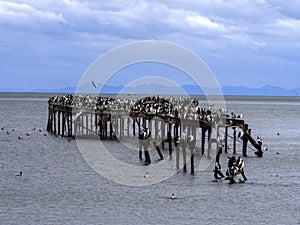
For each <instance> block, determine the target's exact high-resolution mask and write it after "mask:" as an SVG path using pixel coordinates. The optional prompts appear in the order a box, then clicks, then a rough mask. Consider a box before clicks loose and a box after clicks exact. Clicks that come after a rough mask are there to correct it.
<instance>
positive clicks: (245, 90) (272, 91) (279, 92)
mask: <svg viewBox="0 0 300 225" xmlns="http://www.w3.org/2000/svg"><path fill="white" fill-rule="evenodd" d="M92 88H93V87H91V86H89V85H86V87H84V88H83V89H84V90H86V92H90V90H93V89H92ZM123 89H124V87H123V86H113V85H104V86H103V88H102V91H101V93H103V94H116V93H123V94H155V93H159V94H170V93H173V94H181V93H184V92H186V93H187V94H190V95H203V94H204V93H203V91H202V90H201V89H200V88H199V87H197V86H194V85H183V86H182V87H181V88H178V87H165V86H163V85H157V84H149V85H141V86H138V87H126V89H124V90H125V91H123ZM75 91H76V87H65V88H61V89H33V90H23V89H13V88H7V89H0V92H42V93H43V92H45V93H75ZM222 92H223V95H245V96H300V88H295V89H291V90H288V89H285V88H280V87H274V86H271V85H265V86H262V87H260V88H250V87H244V86H224V87H222Z"/></svg>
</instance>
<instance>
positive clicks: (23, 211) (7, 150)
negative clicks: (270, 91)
mask: <svg viewBox="0 0 300 225" xmlns="http://www.w3.org/2000/svg"><path fill="white" fill-rule="evenodd" d="M49 96H52V95H51V94H39V93H0V127H1V128H2V129H1V130H0V224H300V213H299V212H300V171H299V168H300V167H299V156H300V128H299V126H300V117H299V113H300V98H298V97H268V96H263V97H243V96H232V97H230V96H229V97H226V107H227V110H228V111H229V112H231V111H232V112H235V113H236V114H240V113H243V118H244V119H245V120H246V122H247V123H248V124H249V126H250V128H251V129H252V135H253V136H254V137H256V136H260V137H261V138H262V141H263V148H264V150H265V151H264V156H263V157H262V158H258V157H256V156H255V154H254V151H253V150H252V149H251V144H250V143H249V149H248V157H247V158H244V160H245V173H246V175H247V177H248V181H247V182H246V183H243V184H239V183H237V184H233V185H229V184H228V182H227V181H221V182H219V183H216V182H212V180H213V179H214V178H213V172H212V170H213V164H211V165H210V166H209V167H208V168H207V169H205V170H204V171H200V170H197V168H196V173H195V174H194V175H191V174H190V173H189V171H188V172H187V173H183V172H182V171H180V172H178V173H174V176H172V177H170V178H169V179H166V180H164V181H161V182H158V183H156V184H152V185H147V186H128V185H124V184H120V183H118V182H113V181H112V180H110V179H107V178H104V177H103V176H101V174H99V173H97V172H95V170H94V169H93V168H92V167H91V166H90V165H89V164H88V163H87V162H86V161H85V159H84V157H83V155H82V154H81V151H80V150H79V148H78V145H77V144H76V141H75V140H68V139H67V138H58V137H55V136H52V135H51V134H49V133H47V132H46V131H45V130H46V125H47V117H48V115H47V113H48V109H47V104H48V103H47V101H48V97H49ZM229 134H230V135H232V130H229ZM19 136H20V138H21V139H18V137H19ZM105 144H106V145H108V146H109V149H110V151H112V152H113V151H116V152H118V151H123V147H122V144H121V143H120V142H118V141H107V142H106V143H105ZM229 146H230V147H231V148H230V149H229V150H228V154H225V153H223V154H222V158H221V162H222V166H223V167H222V170H223V173H224V172H225V170H226V164H227V156H231V155H232V141H229ZM241 149H242V146H241V144H240V143H238V145H237V156H240V154H241ZM124 151H125V154H123V156H124V157H130V160H129V161H130V162H133V163H134V162H135V161H136V162H138V161H139V159H138V155H137V154H132V152H129V153H128V154H127V153H126V149H124ZM165 153H166V152H165ZM196 154H198V153H197V152H196ZM124 160H125V161H126V160H128V159H124ZM145 167H146V166H141V170H144V168H145ZM20 171H22V172H23V176H17V175H18V174H19V172H20ZM150 175H151V174H150ZM145 179H147V178H145ZM173 193H174V194H175V196H176V198H175V199H171V198H170V197H171V194H173Z"/></svg>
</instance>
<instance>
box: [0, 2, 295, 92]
mask: <svg viewBox="0 0 300 225" xmlns="http://www.w3.org/2000/svg"><path fill="white" fill-rule="evenodd" d="M299 8H300V1H298V0H285V1H281V0H273V1H271V0H269V1H267V0H253V1H252V0H251V1H250V0H249V1H247V0H244V1H239V0H233V1H228V0H211V1H208V0H202V1H198V0H172V1H162V0H160V1H157V0H152V1H145V0H139V1H137V0H118V1H117V0H110V1H106V0H100V1H94V0H82V1H76V0H41V1H36V0H15V1H2V0H0V78H1V80H0V81H1V82H0V90H4V89H10V88H11V89H22V90H27V91H30V90H32V89H60V88H64V87H70V86H76V85H77V84H78V82H79V81H80V79H81V77H82V76H83V74H84V72H85V71H86V70H87V68H88V67H89V65H91V63H93V62H94V61H95V60H96V59H97V58H98V57H100V56H101V55H103V54H105V53H106V52H107V51H109V50H111V49H113V48H116V47H118V46H120V45H123V44H126V43H130V42H134V41H141V40H161V41H168V42H172V43H176V44H178V45H181V46H183V47H184V48H187V49H189V50H191V51H193V52H194V53H195V54H196V55H198V56H199V57H200V58H202V60H203V61H204V62H205V63H206V64H207V65H208V67H209V68H210V69H211V71H212V72H213V73H214V74H215V76H216V78H217V80H218V82H219V83H220V85H221V86H246V87H262V86H264V85H267V84H269V85H273V86H278V87H282V88H287V89H293V88H299V87H300V79H299V73H300V14H299ZM141 68H142V67H141ZM141 68H138V69H136V71H135V70H132V68H130V69H128V70H127V71H130V72H132V73H134V71H135V72H136V73H139V72H141ZM160 69H161V67H160V68H159V69H157V70H156V71H155V73H156V74H149V75H159V74H157V73H159V72H162V73H163V71H162V70H160ZM137 76H138V75H137ZM125 78H126V76H123V79H125ZM170 79H173V78H172V77H170ZM112 80H113V79H112ZM115 80H117V81H116V84H118V82H119V84H121V83H122V82H123V81H122V79H115ZM180 82H181V83H182V84H185V83H186V84H188V83H189V82H190V81H189V79H182V81H180Z"/></svg>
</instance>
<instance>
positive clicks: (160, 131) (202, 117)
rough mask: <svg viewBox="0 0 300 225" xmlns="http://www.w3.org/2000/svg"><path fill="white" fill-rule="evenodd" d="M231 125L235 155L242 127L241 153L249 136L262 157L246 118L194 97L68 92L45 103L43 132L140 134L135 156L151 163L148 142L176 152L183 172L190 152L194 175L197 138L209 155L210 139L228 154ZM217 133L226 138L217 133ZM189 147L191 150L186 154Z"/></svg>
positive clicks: (160, 149) (111, 135)
mask: <svg viewBox="0 0 300 225" xmlns="http://www.w3.org/2000/svg"><path fill="white" fill-rule="evenodd" d="M229 129H232V130H233V137H232V145H233V152H232V153H233V154H236V153H237V149H236V146H237V145H236V142H237V135H236V133H237V130H239V129H240V130H241V131H242V132H243V135H242V137H240V140H241V141H242V143H243V144H242V154H243V156H244V157H246V156H247V148H248V141H250V143H251V144H252V145H253V146H254V147H255V148H256V150H257V151H256V152H255V154H256V155H257V156H259V157H262V155H263V152H262V143H261V142H257V141H256V140H255V139H254V138H253V137H252V136H251V132H249V131H250V129H249V128H248V124H246V123H245V121H244V120H242V119H239V118H236V117H235V116H229V114H228V113H227V112H226V111H225V110H224V109H211V107H208V108H207V109H205V108H202V107H201V106H200V103H199V102H198V101H197V100H193V99H183V98H179V99H167V98H161V97H157V96H154V97H145V98H142V99H137V100H131V99H112V98H103V97H100V96H94V97H92V96H90V95H86V96H72V95H67V96H61V97H59V96H54V97H52V98H50V99H49V102H48V123H47V131H48V132H51V133H52V134H53V135H56V136H61V137H68V138H76V137H77V136H90V135H98V136H99V138H100V139H102V140H106V139H111V140H114V139H122V138H127V137H130V138H134V137H136V138H138V139H139V158H140V159H141V160H143V158H144V161H145V162H146V163H147V164H149V163H151V157H150V154H149V147H150V145H151V144H153V145H154V147H155V149H156V151H157V153H158V156H159V158H160V159H161V160H163V159H164V154H168V156H169V157H172V156H173V155H174V154H175V157H176V168H177V169H179V161H180V158H181V159H182V162H183V165H184V166H183V170H184V171H187V167H186V162H187V155H190V164H191V165H190V169H191V173H192V174H193V173H194V171H195V170H194V165H195V162H194V160H195V159H194V152H195V149H196V145H197V141H200V142H201V150H200V151H201V154H205V152H207V156H208V157H209V156H210V151H211V150H212V146H213V143H216V145H215V148H216V151H217V152H219V149H220V147H221V146H223V149H224V151H225V153H227V152H228V143H229V140H228V138H229V137H230V135H228V132H229ZM199 133H201V135H199ZM221 133H223V134H224V138H221ZM222 142H223V143H222ZM166 148H167V149H166ZM165 150H167V153H165V152H164V151H165ZM187 151H190V153H189V154H187ZM143 155H144V157H143ZM217 160H218V157H217Z"/></svg>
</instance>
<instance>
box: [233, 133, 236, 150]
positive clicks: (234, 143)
mask: <svg viewBox="0 0 300 225" xmlns="http://www.w3.org/2000/svg"><path fill="white" fill-rule="evenodd" d="M233 154H236V127H233Z"/></svg>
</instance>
